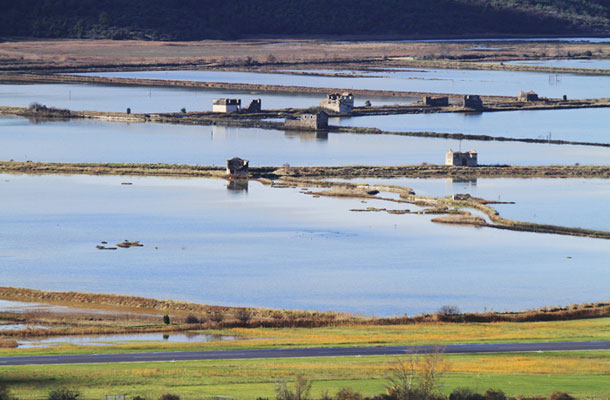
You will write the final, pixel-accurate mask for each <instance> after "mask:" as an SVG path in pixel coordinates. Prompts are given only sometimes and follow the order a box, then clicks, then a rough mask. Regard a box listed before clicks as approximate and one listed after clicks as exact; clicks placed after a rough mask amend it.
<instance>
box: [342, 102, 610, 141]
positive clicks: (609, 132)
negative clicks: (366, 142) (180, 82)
mask: <svg viewBox="0 0 610 400" xmlns="http://www.w3.org/2000/svg"><path fill="white" fill-rule="evenodd" d="M330 123H331V124H333V125H342V126H357V127H375V128H379V129H382V130H386V131H397V132H400V131H410V132H445V133H466V134H478V135H489V136H496V137H498V136H502V137H509V138H530V139H554V140H566V141H577V142H591V143H610V108H579V109H567V110H528V111H498V112H486V113H433V114H400V115H373V116H363V117H350V118H333V119H332V120H331V121H330Z"/></svg>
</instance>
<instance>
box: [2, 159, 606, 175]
mask: <svg viewBox="0 0 610 400" xmlns="http://www.w3.org/2000/svg"><path fill="white" fill-rule="evenodd" d="M0 172H3V173H27V174H87V175H135V176H176V177H224V176H226V172H225V169H224V168H222V167H214V166H204V165H178V164H131V163H44V162H17V161H0ZM399 177H412V178H603V179H608V178H610V166H584V165H565V166H564V165H549V166H508V165H507V166H479V167H474V168H471V167H453V166H446V165H403V166H343V167H281V166H268V167H250V178H252V179H260V178H263V179H265V178H266V179H280V178H309V179H329V178H399Z"/></svg>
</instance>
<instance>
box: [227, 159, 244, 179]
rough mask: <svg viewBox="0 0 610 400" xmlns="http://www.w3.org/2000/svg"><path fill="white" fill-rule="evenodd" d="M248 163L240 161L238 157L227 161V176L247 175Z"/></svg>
mask: <svg viewBox="0 0 610 400" xmlns="http://www.w3.org/2000/svg"><path fill="white" fill-rule="evenodd" d="M248 163H249V161H248V160H242V159H241V158H239V157H233V158H232V159H230V160H227V174H228V175H231V176H246V175H248Z"/></svg>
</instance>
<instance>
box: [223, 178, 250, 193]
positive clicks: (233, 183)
mask: <svg viewBox="0 0 610 400" xmlns="http://www.w3.org/2000/svg"><path fill="white" fill-rule="evenodd" d="M227 189H228V190H233V191H236V192H247V191H248V180H247V179H229V180H228V181H227Z"/></svg>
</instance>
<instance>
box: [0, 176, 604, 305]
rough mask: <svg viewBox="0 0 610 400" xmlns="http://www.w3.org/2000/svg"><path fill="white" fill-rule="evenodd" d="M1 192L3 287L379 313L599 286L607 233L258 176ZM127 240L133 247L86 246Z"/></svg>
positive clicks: (558, 297)
mask: <svg viewBox="0 0 610 400" xmlns="http://www.w3.org/2000/svg"><path fill="white" fill-rule="evenodd" d="M125 181H129V182H131V183H133V185H130V186H125V185H121V183H122V182H125ZM0 191H1V192H2V194H3V195H2V197H1V198H0V221H2V222H1V225H2V229H0V266H1V273H2V282H3V285H9V286H16V287H28V288H36V289H46V290H78V291H91V292H103V293H108V292H110V293H117V294H126V295H136V296H138V295H140V296H146V297H155V298H171V299H177V300H187V301H195V302H198V303H207V304H224V305H234V306H255V307H278V308H295V309H315V310H329V309H330V310H339V311H352V312H363V313H367V314H376V315H393V314H403V313H405V312H406V313H408V314H410V315H411V314H414V313H419V312H422V311H434V310H436V309H437V308H438V307H439V306H441V305H443V304H455V305H458V306H460V307H461V308H462V309H463V310H466V311H475V310H482V309H483V308H484V307H487V308H488V309H491V308H493V309H495V310H505V309H523V308H527V307H537V306H541V305H548V304H551V305H552V304H571V303H580V302H583V301H595V300H599V299H600V298H606V297H607V294H608V284H607V282H608V280H609V279H610V271H608V268H607V266H608V264H607V261H608V258H609V257H610V246H607V242H606V241H603V240H599V239H587V238H574V237H562V236H553V235H537V234H531V233H522V232H521V233H520V232H509V231H498V230H491V229H475V228H469V227H457V226H442V225H437V224H432V223H430V222H429V219H430V217H428V216H417V215H389V214H385V213H354V212H351V211H349V210H350V209H352V208H363V207H369V206H370V207H389V208H394V206H396V208H400V207H399V205H390V206H388V204H386V203H383V202H380V201H377V200H370V201H367V203H366V204H363V203H362V202H361V201H360V200H357V199H333V198H313V197H311V196H308V195H304V194H301V193H299V191H298V190H296V189H275V188H270V187H266V186H263V185H261V184H259V183H256V182H251V183H250V184H249V187H248V189H247V190H228V189H227V184H226V182H225V181H222V180H205V179H163V178H137V177H89V176H55V175H53V176H23V175H6V174H5V175H0ZM41 199H44V201H41ZM407 207H408V208H413V207H409V206H408V205H407ZM125 239H129V240H139V241H141V242H142V243H143V244H144V247H141V248H130V249H118V250H116V251H100V250H97V249H96V248H95V245H96V244H98V243H100V241H102V240H106V241H108V242H109V243H110V244H113V243H118V242H120V241H123V240H125ZM568 257H571V258H568ZM524 277H526V278H527V279H524Z"/></svg>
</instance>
